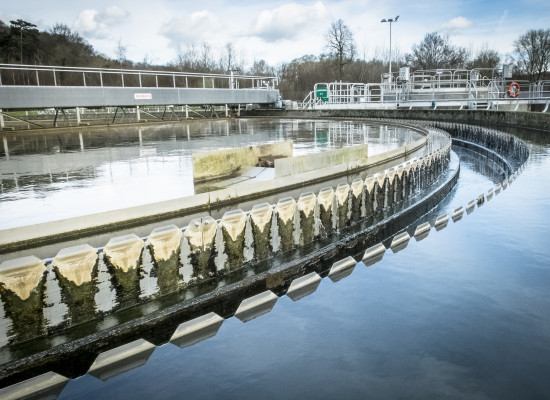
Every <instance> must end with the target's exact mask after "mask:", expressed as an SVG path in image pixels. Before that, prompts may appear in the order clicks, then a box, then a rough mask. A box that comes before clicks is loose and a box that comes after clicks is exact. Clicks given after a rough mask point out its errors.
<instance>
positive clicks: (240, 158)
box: [192, 141, 292, 182]
mask: <svg viewBox="0 0 550 400" xmlns="http://www.w3.org/2000/svg"><path fill="white" fill-rule="evenodd" d="M265 156H273V157H292V141H286V142H276V143H269V144H264V145H261V146H246V147H238V148H234V149H224V150H213V151H197V152H194V153H193V156H192V162H193V179H194V180H195V181H196V182H205V181H209V180H214V179H220V178H225V177H228V176H231V175H233V174H234V173H235V172H237V171H238V170H239V169H241V168H242V167H255V166H256V165H258V162H259V159H260V157H265Z"/></svg>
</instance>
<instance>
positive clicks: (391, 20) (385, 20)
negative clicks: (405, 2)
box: [380, 15, 399, 81]
mask: <svg viewBox="0 0 550 400" xmlns="http://www.w3.org/2000/svg"><path fill="white" fill-rule="evenodd" d="M398 18H399V15H398V16H397V17H395V18H388V19H385V18H384V19H383V20H382V21H380V22H389V23H390V63H389V64H390V66H389V70H388V73H389V75H390V81H391V76H392V75H391V24H392V22H397V19H398Z"/></svg>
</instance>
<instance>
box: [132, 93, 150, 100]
mask: <svg viewBox="0 0 550 400" xmlns="http://www.w3.org/2000/svg"><path fill="white" fill-rule="evenodd" d="M152 98H153V95H152V94H151V93H134V100H151V99H152Z"/></svg>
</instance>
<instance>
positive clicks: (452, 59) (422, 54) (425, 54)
mask: <svg viewBox="0 0 550 400" xmlns="http://www.w3.org/2000/svg"><path fill="white" fill-rule="evenodd" d="M467 60H468V51H467V50H466V49H465V48H463V47H458V46H454V45H453V44H452V43H451V42H450V41H449V38H448V37H447V36H445V37H443V36H441V35H439V34H438V33H437V32H432V33H427V34H426V36H424V40H423V41H422V42H420V43H419V44H415V45H414V46H413V48H412V53H411V54H408V55H407V61H408V62H409V63H410V64H411V66H412V67H413V68H415V69H436V68H463V67H464V65H465V63H466V61H467Z"/></svg>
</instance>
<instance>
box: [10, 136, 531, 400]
mask: <svg viewBox="0 0 550 400" xmlns="http://www.w3.org/2000/svg"><path fill="white" fill-rule="evenodd" d="M463 128H464V129H468V127H463ZM484 133H485V132H483V133H482V135H481V136H480V137H478V140H477V143H478V144H479V145H483V144H485V143H488V142H490V143H494V137H491V136H490V135H485V134H484ZM487 138H489V139H490V140H486V139H487ZM508 143H509V145H510V146H512V147H514V148H515V149H516V151H515V152H513V153H512V156H513V157H515V158H517V160H518V163H519V164H518V165H514V171H512V173H511V175H510V176H509V177H508V178H507V179H504V181H503V182H501V183H498V184H497V185H496V186H495V187H494V188H491V189H490V190H489V191H488V192H487V193H486V194H485V193H483V194H481V195H480V196H478V198H477V200H472V201H471V202H470V203H468V206H467V207H466V211H467V213H468V214H470V213H471V212H472V211H473V210H474V209H475V205H476V203H477V204H478V207H479V206H481V205H482V204H483V202H484V201H485V199H486V200H490V199H491V198H492V197H493V196H494V195H497V194H499V193H500V192H501V191H502V190H503V189H506V187H507V186H508V185H510V184H512V182H513V181H514V179H515V178H516V177H517V176H518V174H519V173H520V172H521V171H522V170H523V168H524V167H525V164H526V162H527V161H528V157H529V153H528V151H527V150H528V149H527V147H526V145H525V144H524V143H522V141H517V142H516V143H511V142H510V141H508ZM522 147H523V149H522ZM515 168H517V169H515ZM397 171H399V167H398V168H397ZM377 180H378V179H375V177H369V178H368V179H367V180H366V181H365V182H361V184H362V185H365V186H368V187H369V188H370V189H372V188H373V187H374V184H375V181H377ZM451 180H452V181H453V182H456V178H453V179H451ZM445 185H446V186H447V185H448V184H447V183H445ZM359 186H361V185H360V182H359V181H354V182H353V183H352V185H350V187H349V189H350V190H351V191H353V190H354V187H355V188H356V189H357V188H358V187H359ZM342 187H343V189H340V192H345V189H346V188H345V184H344V185H342ZM451 187H452V186H451ZM438 190H439V189H438ZM449 190H450V189H449ZM446 193H448V191H445V192H444V193H443V194H442V196H443V197H444V196H445V195H446ZM310 196H311V194H306V195H305V196H303V197H304V198H308V197H310ZM441 198H442V197H441V196H440V197H439V199H441ZM290 200H292V201H290ZM317 200H318V202H319V204H320V205H321V209H322V208H325V209H326V207H325V205H326V206H328V207H330V205H329V204H330V203H331V200H333V201H334V200H335V196H334V190H333V189H332V188H324V189H322V190H321V191H320V192H319V194H318V196H317ZM287 203H289V204H288V205H289V206H290V207H289V208H290V210H292V209H293V207H296V202H295V201H294V200H293V199H289V201H288V202H287ZM306 203H307V202H306ZM430 204H433V203H431V202H430ZM470 204H472V207H470ZM414 207H416V206H414ZM430 207H431V206H430V205H428V209H429V208H430ZM269 208H271V207H269V204H263V205H258V207H257V209H258V210H259V212H258V213H256V215H254V213H253V212H252V211H251V213H250V218H251V219H252V220H256V221H258V223H259V225H262V226H263V229H264V230H265V229H268V226H269V221H268V218H258V217H259V216H263V217H267V216H266V215H264V213H263V211H264V210H265V209H269ZM302 208H303V209H307V207H302ZM464 210H465V208H464V207H459V208H457V209H456V210H455V211H454V212H453V213H452V219H453V221H454V222H457V221H458V220H460V219H461V218H462V216H463V214H464ZM288 214H290V213H288ZM306 214H308V213H307V211H306ZM415 218H416V217H414V216H413V219H415ZM448 221H449V216H448V215H440V216H438V217H437V218H436V219H435V221H434V223H433V226H434V227H435V228H436V230H440V229H443V228H444V227H446V226H447V224H448ZM199 222H200V224H199V225H198V226H197V225H193V226H191V225H190V226H188V227H187V228H186V229H185V233H188V232H189V231H191V233H192V234H190V235H189V237H190V238H191V237H192V238H194V239H193V242H194V243H195V244H197V245H198V246H203V245H204V244H205V243H208V242H209V240H210V239H208V238H212V237H213V234H205V235H204V236H203V235H202V234H200V232H205V233H206V232H209V231H211V230H212V229H211V227H212V226H216V225H217V223H216V221H214V220H212V219H211V218H210V217H207V218H206V220H205V221H199ZM201 226H203V227H204V229H201V228H200V227H201ZM431 227H432V224H430V222H425V223H422V224H420V225H418V226H417V227H416V229H415V227H414V226H413V227H412V228H408V229H407V231H408V232H401V233H399V230H397V231H394V233H393V234H392V235H394V237H393V240H391V245H390V246H389V248H391V249H392V251H393V252H398V251H401V250H402V249H403V248H405V247H406V245H407V244H408V242H409V239H410V237H411V235H412V236H414V237H415V239H416V240H417V241H419V240H422V239H423V238H425V237H426V236H427V235H428V234H429V232H430V230H431ZM398 229H399V228H398ZM411 229H412V230H411ZM170 230H171V228H169V229H158V230H156V231H157V232H158V233H159V234H160V235H161V236H162V234H163V232H165V231H170ZM413 232H414V233H413ZM409 233H410V235H409ZM151 236H154V235H153V234H151ZM202 237H206V240H202ZM388 237H390V238H391V236H383V237H380V238H379V240H382V239H383V238H388ZM388 240H389V239H388ZM352 241H353V239H352ZM346 243H347V242H345V241H342V242H339V244H341V246H343V247H345V246H347V244H346ZM375 243H376V242H375ZM388 243H389V241H388ZM386 249H387V246H385V245H384V244H382V243H378V244H377V245H375V246H372V247H371V248H369V249H367V251H365V255H364V257H363V264H364V265H366V266H368V265H371V264H373V263H375V262H377V261H379V260H380V259H382V257H383V256H384V253H385V251H386ZM82 250H86V249H84V248H83V249H82ZM356 251H357V250H356ZM67 253H71V252H65V254H66V255H67ZM83 253H86V252H85V251H83ZM334 254H339V253H338V252H336V253H334ZM325 257H326V256H325V255H323V256H322V257H321V258H319V257H317V258H315V257H314V258H313V259H311V260H310V263H313V265H316V266H318V265H319V264H322V260H323V259H325ZM328 257H329V258H328V259H329V260H333V261H336V262H334V263H333V265H332V268H331V269H330V272H329V274H328V276H329V278H330V279H331V280H332V281H334V282H337V281H338V280H339V279H342V278H345V277H346V276H348V275H349V274H350V273H351V272H352V271H353V270H354V268H355V265H356V261H355V259H353V258H351V257H347V258H345V259H343V260H340V261H338V260H339V259H338V258H334V257H332V258H331V256H328ZM38 261H40V260H38ZM325 261H326V260H325ZM333 261H330V262H331V263H332V262H333ZM40 263H41V262H39V264H40ZM328 266H329V267H330V264H328ZM41 268H43V263H42V266H41ZM281 268H288V266H281ZM302 269H303V267H301V266H297V265H294V267H291V268H289V270H292V271H296V270H299V271H302ZM315 270H317V271H324V269H322V268H321V269H318V268H316V269H315ZM281 271H282V270H279V269H277V271H276V273H275V274H276V275H277V276H278V277H279V275H281ZM307 271H309V270H308V269H307V266H306V272H307ZM296 273H297V272H288V274H286V275H285V277H284V278H281V277H279V278H278V279H279V281H281V279H282V281H281V282H283V286H284V287H288V285H287V283H286V281H287V280H288V279H290V281H289V282H292V284H290V287H288V289H287V290H286V294H287V295H288V296H289V297H290V298H291V299H292V300H294V301H296V300H298V299H300V298H301V297H303V296H305V295H308V294H311V293H312V292H314V291H315V289H316V288H317V286H318V284H319V281H320V277H319V275H317V274H316V273H315V272H312V273H310V274H308V275H305V276H302V275H303V272H302V273H301V274H300V275H296ZM322 276H324V275H322ZM257 280H259V281H260V282H261V283H262V284H261V285H260V288H258V287H257V286H258V285H253V284H252V285H251V282H252V283H253V282H256V281H257ZM271 280H273V279H271ZM269 281H270V275H265V274H263V275H262V277H257V276H254V277H251V282H248V283H246V285H247V286H246V287H247V288H248V289H247V290H246V292H243V293H242V294H244V296H241V297H240V298H239V299H237V300H236V301H237V302H236V303H235V304H234V305H233V304H232V305H231V306H230V308H231V309H233V310H234V309H235V308H236V307H237V305H239V302H240V306H239V307H238V309H237V311H236V312H235V313H234V315H235V316H237V318H239V319H241V320H242V321H243V322H246V321H248V320H250V319H251V318H255V317H257V316H259V315H262V314H263V313H265V312H269V311H270V310H271V309H272V308H273V305H274V304H275V302H276V300H277V298H276V296H274V295H273V293H271V292H270V291H265V292H262V290H265V287H266V286H267V287H268V288H271V287H272V286H270V284H269ZM278 284H279V283H278ZM243 285H245V283H243ZM249 286H254V287H253V288H251V290H250V288H249ZM243 287H244V286H242V285H237V286H236V287H231V288H230V287H229V286H227V287H225V288H220V289H219V291H220V292H223V291H224V289H228V290H230V291H231V292H238V293H241V292H240V291H239V290H240V289H242V288H243ZM262 288H263V289H262ZM284 293H285V290H284V289H283V291H282V292H281V291H280V290H277V291H276V292H275V294H277V295H278V296H280V295H283V294H284ZM219 295H220V293H218V290H217V291H216V294H215V296H219ZM251 296H252V297H251ZM224 298H225V297H223V296H222V299H221V300H220V301H224V300H223V299H224ZM242 299H244V300H242ZM241 300H242V301H241ZM186 304H187V307H188V308H193V310H194V311H191V310H189V311H191V313H190V314H189V313H186V314H185V315H186V316H185V317H181V315H179V311H178V310H179V309H178V310H176V309H174V310H172V314H170V313H168V314H166V315H164V317H165V318H164V320H166V321H168V325H169V326H168V330H169V331H170V333H169V335H170V334H172V332H174V327H175V325H174V324H173V322H172V321H173V320H174V318H175V320H176V321H181V322H182V323H181V324H180V325H179V327H178V328H177V329H175V332H174V333H173V334H172V336H171V339H170V341H171V342H172V343H174V344H176V345H178V346H180V347H184V346H188V345H192V344H194V343H196V342H198V341H200V340H204V339H206V338H209V337H211V336H213V335H215V334H216V332H217V331H218V329H219V328H220V326H221V324H222V322H223V318H222V317H225V318H229V317H231V316H232V315H233V311H229V314H227V313H220V315H221V316H222V317H220V316H219V315H216V314H214V313H213V312H210V313H209V314H204V313H205V311H204V310H203V311H202V313H201V312H200V310H199V314H197V310H195V306H196V305H192V304H188V303H186ZM186 309H187V308H186ZM223 309H224V310H225V309H226V307H225V306H224V307H223ZM216 312H218V313H219V311H216ZM155 318H156V317H155ZM193 318H194V319H193ZM161 319H162V318H161ZM155 321H156V323H157V324H156V325H158V322H159V319H158V318H157V319H155ZM123 325H124V324H123ZM126 325H128V324H126ZM132 326H133V325H131V326H128V327H122V326H117V331H118V330H124V329H126V330H127V329H131V330H132V331H131V339H129V340H128V339H117V340H116V341H115V342H114V343H115V344H114V346H113V345H111V346H110V347H106V346H105V341H104V339H102V338H101V337H96V338H95V339H92V342H88V340H86V341H85V342H82V343H81V345H82V346H83V347H87V348H88V351H90V349H91V350H92V353H93V354H96V355H97V354H99V352H100V351H101V352H102V353H101V354H99V356H98V357H97V359H96V361H95V362H94V363H93V364H91V360H92V359H90V360H89V361H84V362H83V364H84V365H85V368H81V369H80V370H79V372H76V373H77V374H78V375H74V373H75V371H72V373H73V376H72V377H73V378H76V377H77V376H79V375H81V374H84V373H86V371H88V372H89V373H90V374H92V375H94V376H98V377H100V378H101V379H109V377H111V376H114V375H117V374H118V373H121V372H122V371H126V370H128V369H131V368H133V367H135V366H136V365H141V364H142V363H144V362H146V360H147V358H148V357H149V356H150V354H151V348H152V345H151V344H150V343H148V342H146V341H145V340H142V339H140V340H137V341H136V340H135V339H136V338H137V337H143V336H136V334H137V335H143V334H144V333H143V332H144V331H143V329H142V330H139V332H141V333H139V332H137V333H136V330H135V329H134V328H132ZM163 326H164V325H163ZM145 329H150V328H145ZM162 329H166V327H164V328H162ZM162 329H161V330H162ZM147 332H148V331H147ZM147 338H149V336H147ZM132 340H134V341H133V342H132ZM149 340H150V339H149ZM100 342H101V343H100ZM121 343H126V344H123V345H122V346H120V344H121ZM155 343H156V342H155ZM115 346H120V347H117V348H113V347H115ZM72 349H73V350H72V351H73V353H75V350H79V351H78V352H77V353H78V355H76V357H79V355H82V354H84V353H82V351H80V350H81V348H80V347H78V349H77V348H75V347H73V348H72ZM62 351H68V352H69V353H70V352H71V347H70V346H69V347H68V348H67V349H64V350H62ZM52 354H57V353H55V352H53V353H51V354H49V355H50V358H51V355H52ZM86 354H88V353H86ZM121 354H124V356H120V355H121ZM46 356H47V355H46ZM73 356H74V354H73ZM59 357H60V359H63V360H68V358H67V354H64V353H63V354H61V353H60V356H59ZM85 358H86V357H85ZM88 358H89V357H88ZM27 361H30V364H29V362H25V363H23V364H22V363H18V364H19V366H18V367H15V368H12V369H10V371H12V373H14V372H15V371H19V372H23V373H25V372H24V371H26V370H27V369H28V371H30V373H31V375H29V374H28V373H29V372H27V375H26V376H27V377H32V376H36V375H37V374H40V373H43V372H45V371H48V370H47V369H44V367H43V368H42V369H34V370H33V369H32V365H31V364H32V363H33V362H37V361H38V363H39V364H40V365H44V359H43V358H42V356H40V357H39V358H36V359H34V360H33V359H30V360H27ZM54 362H56V361H54ZM64 362H66V361H64ZM46 365H50V367H49V368H53V367H52V360H51V359H50V360H49V364H48V361H46ZM90 365H92V366H91V367H90ZM37 371H38V372H37ZM33 372H34V373H33ZM96 372H97V373H96ZM61 373H63V372H61ZM6 376H8V375H4V378H5V379H4V380H5V382H4V384H5V383H6V382H9V383H14V382H18V381H20V380H21V376H17V377H16V378H15V380H14V379H12V378H11V377H9V378H6ZM23 376H25V375H23ZM23 379H24V378H23ZM66 382H67V378H65V377H63V376H60V375H57V374H53V373H51V372H50V373H45V374H43V375H40V376H37V377H36V378H32V379H31V380H29V381H25V382H21V383H19V384H15V385H13V386H11V387H8V388H6V389H1V390H0V392H2V395H7V397H10V396H12V395H13V396H15V397H17V398H18V397H21V396H22V394H24V395H29V393H31V394H33V395H35V396H36V395H38V394H40V395H43V393H46V392H48V394H51V393H57V394H59V392H60V391H61V390H62V388H63V386H64V384H66ZM9 383H8V384H9Z"/></svg>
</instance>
